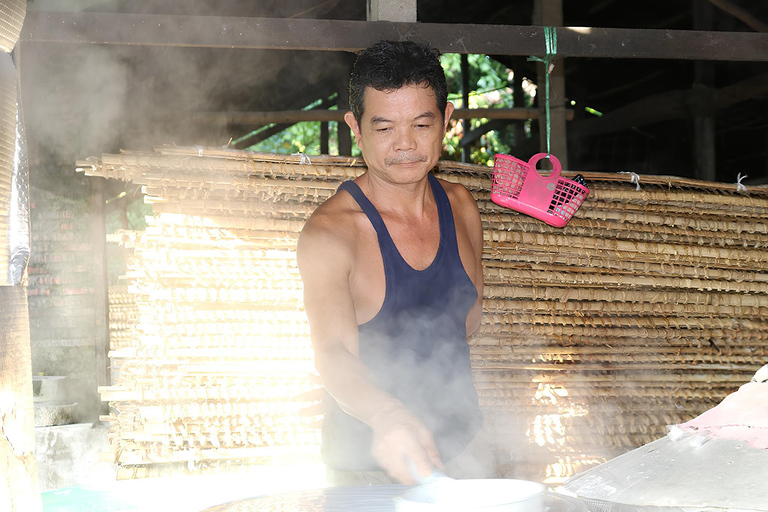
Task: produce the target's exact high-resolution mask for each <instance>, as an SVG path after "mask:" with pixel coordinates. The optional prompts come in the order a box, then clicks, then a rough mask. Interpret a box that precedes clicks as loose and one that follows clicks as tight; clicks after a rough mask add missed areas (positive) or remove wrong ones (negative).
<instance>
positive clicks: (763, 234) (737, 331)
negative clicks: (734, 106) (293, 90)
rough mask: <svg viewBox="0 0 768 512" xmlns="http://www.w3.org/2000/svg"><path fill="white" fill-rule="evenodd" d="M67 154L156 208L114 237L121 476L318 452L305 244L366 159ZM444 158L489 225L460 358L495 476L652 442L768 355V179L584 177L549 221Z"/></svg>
mask: <svg viewBox="0 0 768 512" xmlns="http://www.w3.org/2000/svg"><path fill="white" fill-rule="evenodd" d="M78 169H80V170H82V171H83V172H85V173H86V174H89V175H94V176H104V177H109V178H117V179H123V180H128V181H132V182H134V183H137V184H141V185H143V186H144V192H145V193H146V194H147V195H146V200H147V202H149V203H150V204H152V206H153V212H154V214H153V216H152V217H150V218H149V219H148V228H147V230H146V232H144V233H141V234H123V235H121V236H122V242H123V243H124V244H125V245H126V247H132V248H134V250H135V255H134V257H133V259H132V260H131V261H130V263H129V269H128V272H127V274H126V276H125V277H126V280H127V282H128V286H127V287H125V288H123V289H120V290H119V291H118V290H115V291H114V293H113V294H111V297H112V296H114V300H113V301H112V302H113V305H112V306H111V310H112V311H113V317H112V323H111V328H112V332H113V338H112V353H111V357H112V360H113V364H114V365H115V367H116V368H119V379H118V381H117V383H116V384H115V385H114V386H109V387H106V388H102V389H101V393H102V397H103V398H104V399H105V400H110V403H111V407H112V412H111V414H110V415H109V417H108V418H107V419H109V420H110V421H111V423H112V431H111V440H112V445H113V447H114V457H115V459H116V460H117V461H118V463H119V464H120V468H121V471H120V475H123V476H122V477H126V478H130V477H135V476H137V475H141V474H145V473H147V472H148V470H147V468H151V467H157V468H160V467H163V468H166V467H168V466H169V465H170V466H178V467H180V468H186V469H187V470H190V469H194V470H198V471H202V470H204V469H205V468H212V467H219V466H222V467H223V466H229V465H233V464H237V463H253V462H254V461H260V462H265V463H266V462H269V461H273V462H274V461H277V460H304V459H313V458H317V451H318V442H319V433H318V430H317V423H316V422H317V420H318V419H319V418H317V417H316V416H314V412H315V411H314V410H311V412H309V413H307V412H306V411H305V409H307V408H309V407H311V406H312V405H313V404H314V403H316V397H313V396H312V390H313V389H315V387H316V386H315V384H314V383H313V380H312V378H311V377H310V374H311V373H312V352H311V348H310V343H309V331H308V327H307V325H306V319H305V317H304V313H303V311H302V287H301V281H300V278H299V275H298V271H297V268H296V264H295V246H296V240H297V237H298V234H299V232H300V230H301V228H302V226H303V223H304V221H305V220H306V219H307V218H308V217H309V215H310V214H311V213H312V211H313V210H314V209H315V208H316V207H317V206H318V205H319V204H321V203H322V202H323V201H324V200H325V199H327V198H328V197H330V196H331V195H333V193H334V192H335V190H336V188H337V187H338V185H339V184H340V183H341V182H342V181H344V180H348V179H353V178H355V177H357V176H359V175H360V174H361V173H362V172H364V171H365V166H364V163H363V162H362V161H360V160H359V159H355V158H344V157H328V156H317V157H316V156H311V157H305V156H302V155H292V156H280V155H265V154H253V153H249V152H245V151H235V150H226V149H220V148H219V149H217V148H198V147H194V148H182V147H172V146H161V147H158V148H156V150H155V151H154V152H150V153H141V152H131V151H126V152H123V153H121V154H117V155H102V156H101V157H100V158H98V159H96V158H92V159H88V160H83V161H81V162H78ZM435 173H436V175H437V176H438V177H440V178H442V179H445V180H448V181H451V182H456V183H461V184H463V185H464V186H466V187H467V188H468V189H469V190H470V191H471V192H472V194H473V195H474V197H475V199H476V200H477V202H478V207H479V209H480V213H481V218H482V221H483V227H484V239H485V245H484V250H483V264H484V268H485V282H486V287H485V293H484V302H483V306H484V318H483V324H482V326H481V328H480V330H479V332H478V333H477V334H475V335H474V336H473V337H472V339H471V340H470V344H471V361H472V368H473V372H474V377H475V382H476V386H477V388H478V394H479V396H480V402H481V406H482V408H483V410H484V414H485V416H486V423H487V428H488V430H489V431H490V432H491V434H492V436H493V439H494V440H495V443H496V445H495V448H496V453H497V458H498V459H499V462H500V464H501V466H502V469H503V471H504V473H505V475H507V476H511V477H517V478H528V479H537V480H540V479H543V478H553V479H562V478H566V477H568V476H570V475H572V474H574V473H575V472H578V471H582V470H584V469H587V468H588V467H591V466H593V465H595V464H599V463H600V462H602V461H604V460H607V459H608V458H611V457H614V456H616V455H618V454H620V453H623V452H625V451H628V450H630V449H633V448H635V447H637V446H640V445H642V444H645V443H648V442H650V441H652V440H654V439H657V438H658V437H661V436H663V435H664V434H665V432H666V425H668V424H672V423H678V422H681V421H686V420H688V419H690V418H692V417H695V416H696V415H698V414H700V413H702V412H703V411H705V410H707V409H709V408H711V407H713V406H714V405H716V404H717V403H719V402H720V400H722V399H723V398H724V397H725V396H726V395H728V394H729V393H731V392H733V391H735V390H736V389H737V388H738V387H739V386H740V385H741V384H743V383H744V382H746V381H748V380H749V378H750V377H751V375H752V374H753V373H754V371H756V370H757V369H758V368H759V367H761V366H762V365H763V364H765V363H766V362H767V361H768V251H766V247H768V222H767V220H768V187H750V188H749V189H748V190H747V191H746V192H744V191H739V190H737V189H738V187H737V185H736V184H723V183H713V182H702V181H697V180H691V179H682V178H675V177H672V176H639V177H638V178H639V188H638V185H637V184H636V183H634V182H632V180H631V177H630V175H627V174H623V173H593V172H586V173H585V172H582V173H581V174H583V175H584V177H585V178H586V179H587V181H588V182H589V184H590V189H591V193H590V196H589V197H588V199H587V201H586V202H585V203H584V204H583V205H582V207H581V208H580V209H579V211H578V212H577V213H576V216H575V217H574V219H573V220H572V221H571V222H570V223H569V225H568V226H566V227H565V228H563V229H557V228H552V227H550V226H547V225H546V224H543V223H541V222H539V221H537V220H534V219H532V218H530V217H527V216H525V215H521V214H518V213H516V212H514V211H511V210H507V209H504V208H501V207H499V206H497V205H495V204H494V203H492V202H491V201H490V192H489V191H490V179H491V171H490V169H489V168H487V167H483V166H476V165H471V164H460V163H455V162H441V163H440V164H439V166H438V168H437V169H436V171H435ZM563 174H564V175H565V176H570V175H572V174H574V173H569V172H564V173H563ZM125 295H128V296H130V300H123V299H120V298H119V297H123V296H125ZM139 468H144V469H141V470H139ZM149 473H151V471H149Z"/></svg>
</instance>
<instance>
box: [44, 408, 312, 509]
mask: <svg viewBox="0 0 768 512" xmlns="http://www.w3.org/2000/svg"><path fill="white" fill-rule="evenodd" d="M107 433H108V425H106V424H101V423H97V424H93V425H92V424H85V423H78V424H73V425H62V426H56V427H36V428H35V445H36V447H35V455H36V457H37V465H38V482H39V486H40V490H41V493H42V501H43V512H117V511H120V512H123V511H126V512H128V511H130V512H134V511H142V512H168V511H173V512H200V511H201V510H204V509H206V508H209V507H212V506H214V505H220V504H223V503H227V502H230V501H235V500H239V499H246V498H251V497H255V496H264V495H267V494H275V493H281V492H290V491H298V490H304V489H316V488H320V487H324V486H325V485H326V481H325V466H323V465H322V464H311V465H306V466H278V467H275V466H264V467H257V468H251V469H249V471H248V474H247V475H212V476H186V477H163V478H145V479H138V480H121V481H117V480H116V477H115V476H116V471H117V466H116V464H114V463H111V462H104V461H101V460H99V454H100V453H102V452H105V453H109V451H110V448H109V445H108V443H107Z"/></svg>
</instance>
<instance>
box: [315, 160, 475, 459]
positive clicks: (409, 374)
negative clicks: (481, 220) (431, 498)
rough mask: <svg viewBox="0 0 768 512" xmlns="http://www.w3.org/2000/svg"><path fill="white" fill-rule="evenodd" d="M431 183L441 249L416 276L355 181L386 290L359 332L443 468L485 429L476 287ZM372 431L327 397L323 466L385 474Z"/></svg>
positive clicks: (376, 372) (380, 380)
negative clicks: (478, 385)
mask: <svg viewBox="0 0 768 512" xmlns="http://www.w3.org/2000/svg"><path fill="white" fill-rule="evenodd" d="M428 176H429V183H430V186H431V188H432V193H433V195H434V198H435V202H436V203H437V212H438V216H439V219H440V246H439V248H438V250H437V255H436V256H435V259H434V261H433V262H432V263H431V264H430V265H429V267H427V268H425V269H424V270H415V269H414V268H413V267H411V266H410V265H409V264H408V263H407V262H406V261H405V260H404V259H403V257H402V256H401V255H400V252H399V251H398V250H397V247H396V246H395V243H394V242H393V241H392V238H391V236H390V234H389V231H387V228H386V226H385V225H384V221H383V220H382V218H381V216H380V215H379V212H378V211H377V210H376V208H375V207H374V206H373V204H372V203H371V202H370V201H369V200H368V198H367V197H366V196H365V194H363V192H362V191H361V190H360V187H358V186H357V184H356V183H354V182H352V181H347V182H344V183H342V184H341V186H340V187H339V190H345V191H347V192H349V193H350V194H352V197H354V198H355V200H356V201H357V203H358V204H359V205H360V207H361V208H362V210H363V212H365V214H366V215H367V216H368V219H369V220H370V221H371V224H373V227H374V228H375V229H376V233H377V235H378V241H379V249H380V250H381V256H382V259H383V261H384V274H385V277H386V292H385V296H384V303H383V304H382V306H381V309H380V310H379V312H378V313H377V314H376V316H375V317H374V318H373V319H371V320H370V321H368V322H366V323H364V324H362V325H360V326H359V327H358V329H359V334H360V360H361V361H362V362H363V363H365V365H366V366H367V367H368V368H370V370H371V372H372V373H373V377H374V381H375V384H376V385H377V386H378V387H380V388H381V389H383V390H384V391H386V392H388V393H390V394H391V395H393V396H395V397H396V398H398V399H399V400H400V401H402V402H403V404H405V406H406V407H408V408H409V409H410V410H411V411H412V412H413V413H415V414H416V415H417V416H418V417H419V419H421V421H423V422H424V424H425V425H426V426H427V427H428V428H429V429H430V430H431V431H432V433H433V434H434V437H435V442H436V444H437V448H438V449H439V450H440V455H441V458H442V460H443V462H447V461H449V460H451V459H452V458H453V457H455V456H456V455H458V454H459V453H461V452H462V451H463V450H464V448H465V447H466V446H467V444H468V443H469V441H471V440H472V438H473V437H474V436H475V434H476V433H477V432H478V430H479V429H480V427H481V426H482V414H481V412H480V408H479V406H478V398H477V392H476V391H475V387H474V384H473V381H472V371H471V368H470V363H469V346H468V344H467V340H466V319H467V314H468V313H469V310H470V309H471V307H472V305H473V304H474V302H475V299H476V298H477V288H475V285H474V284H473V283H472V281H471V279H470V278H469V276H468V275H467V273H466V271H465V270H464V266H463V265H462V263H461V258H460V256H459V248H458V243H457V241H456V226H455V224H454V220H453V213H452V211H451V203H450V201H449V200H448V196H447V195H446V193H445V191H444V190H443V187H442V186H441V185H440V183H439V182H438V180H437V178H435V177H434V176H432V175H431V174H430V175H428ZM371 444H372V430H371V428H370V427H369V426H368V425H366V424H364V423H363V422H361V421H359V420H357V419H356V418H353V417H352V416H350V415H348V414H347V413H345V412H344V411H343V410H342V409H341V408H340V407H339V405H338V404H337V403H336V401H335V400H334V399H333V398H332V397H331V396H330V395H327V397H326V414H325V419H324V421H323V439H322V456H323V461H324V462H325V463H326V464H327V465H328V466H330V467H332V468H334V469H337V470H350V471H371V470H377V469H380V468H379V467H378V464H377V463H376V461H375V460H374V458H373V456H372V455H371Z"/></svg>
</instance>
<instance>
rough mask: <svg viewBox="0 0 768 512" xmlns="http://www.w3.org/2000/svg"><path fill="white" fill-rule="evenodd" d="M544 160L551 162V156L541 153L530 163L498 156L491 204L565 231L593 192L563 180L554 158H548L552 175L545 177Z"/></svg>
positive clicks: (570, 181) (560, 168)
mask: <svg viewBox="0 0 768 512" xmlns="http://www.w3.org/2000/svg"><path fill="white" fill-rule="evenodd" d="M542 158H547V154H546V153H537V154H535V155H533V156H532V157H531V159H530V160H529V161H528V162H524V161H522V160H519V159H517V158H515V157H513V156H509V155H496V157H495V159H494V166H493V183H492V185H491V201H493V202H494V203H496V204H498V205H499V206H503V207H505V208H510V209H512V210H515V211H517V212H520V213H524V214H526V215H530V216H531V217H534V218H536V219H539V220H541V221H543V222H546V223H547V224H549V225H550V226H554V227H556V228H562V227H564V226H565V225H566V224H568V221H570V220H571V218H572V217H573V214H574V213H576V210H578V209H579V206H581V204H582V203H583V202H584V200H585V199H586V198H587V195H589V189H588V188H587V187H585V186H584V185H582V184H580V183H577V182H575V181H573V180H569V179H567V178H563V177H561V176H560V171H561V170H562V166H561V165H560V160H558V159H557V158H556V157H555V156H554V155H549V156H548V158H549V159H550V160H551V161H552V166H553V168H552V173H551V174H550V175H549V176H546V177H545V176H542V175H541V174H539V171H538V170H537V169H536V163H537V162H538V161H539V160H541V159H542Z"/></svg>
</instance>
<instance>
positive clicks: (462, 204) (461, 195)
mask: <svg viewBox="0 0 768 512" xmlns="http://www.w3.org/2000/svg"><path fill="white" fill-rule="evenodd" d="M438 180H439V181H440V184H441V185H442V186H443V190H445V193H446V194H447V195H448V199H449V200H450V201H451V204H452V205H453V207H454V209H464V208H469V209H471V210H476V209H477V201H475V198H474V196H472V193H471V192H470V191H469V190H467V188H466V187H465V186H464V185H462V184H461V183H453V182H450V181H446V180H444V179H440V178H438Z"/></svg>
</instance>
